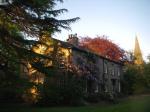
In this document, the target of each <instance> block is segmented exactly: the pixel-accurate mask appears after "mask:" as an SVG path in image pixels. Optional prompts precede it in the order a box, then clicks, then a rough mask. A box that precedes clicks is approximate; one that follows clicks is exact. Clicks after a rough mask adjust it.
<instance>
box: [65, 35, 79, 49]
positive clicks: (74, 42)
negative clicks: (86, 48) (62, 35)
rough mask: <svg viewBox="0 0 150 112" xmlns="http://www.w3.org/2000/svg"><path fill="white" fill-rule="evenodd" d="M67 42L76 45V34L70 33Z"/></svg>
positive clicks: (77, 42)
mask: <svg viewBox="0 0 150 112" xmlns="http://www.w3.org/2000/svg"><path fill="white" fill-rule="evenodd" d="M67 42H68V43H70V44H72V45H75V46H78V44H79V39H78V37H77V34H70V35H69V36H68V39H67Z"/></svg>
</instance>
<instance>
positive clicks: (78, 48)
mask: <svg viewBox="0 0 150 112" xmlns="http://www.w3.org/2000/svg"><path fill="white" fill-rule="evenodd" d="M53 39H54V40H56V41H58V42H60V43H61V46H62V47H65V48H69V49H73V50H76V51H79V52H84V53H89V54H93V55H95V56H98V57H100V58H102V59H105V60H108V61H111V62H113V63H116V64H120V65H123V63H122V62H121V61H120V62H118V61H114V60H111V59H109V58H107V57H104V56H102V55H99V54H96V53H94V52H92V51H89V50H87V49H83V48H81V47H79V46H75V45H73V44H70V43H68V42H65V41H61V40H58V39H55V38H53Z"/></svg>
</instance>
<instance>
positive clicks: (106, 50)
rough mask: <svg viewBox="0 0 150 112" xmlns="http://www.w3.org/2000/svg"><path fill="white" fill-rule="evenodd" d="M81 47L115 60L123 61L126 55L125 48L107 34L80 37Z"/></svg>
mask: <svg viewBox="0 0 150 112" xmlns="http://www.w3.org/2000/svg"><path fill="white" fill-rule="evenodd" d="M80 47H82V48H84V49H88V50H90V51H92V52H94V53H96V54H98V55H101V56H104V57H107V58H109V59H111V60H114V61H121V60H122V59H123V57H124V50H122V49H121V48H120V47H119V46H118V45H117V44H115V43H113V42H112V41H111V40H109V39H108V38H107V37H106V36H97V37H96V38H90V37H83V38H81V39H80Z"/></svg>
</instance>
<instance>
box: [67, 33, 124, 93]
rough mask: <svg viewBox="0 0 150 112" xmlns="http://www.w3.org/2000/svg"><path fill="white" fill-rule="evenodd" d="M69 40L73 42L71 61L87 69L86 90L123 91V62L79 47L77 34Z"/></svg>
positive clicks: (82, 69) (80, 68)
mask: <svg viewBox="0 0 150 112" xmlns="http://www.w3.org/2000/svg"><path fill="white" fill-rule="evenodd" d="M67 41H68V42H69V43H70V44H72V47H70V49H71V63H73V64H75V65H76V66H77V67H78V68H79V70H81V72H82V71H86V73H83V75H85V76H86V88H85V90H86V92H89V93H101V92H107V93H113V94H117V93H120V92H121V86H120V80H121V76H122V68H123V64H122V63H119V62H116V61H113V60H110V59H108V58H105V57H103V56H100V55H97V54H95V53H92V52H90V51H87V50H85V49H82V48H80V47H78V39H77V37H76V35H71V36H69V39H68V40H67ZM74 42H75V43H74Z"/></svg>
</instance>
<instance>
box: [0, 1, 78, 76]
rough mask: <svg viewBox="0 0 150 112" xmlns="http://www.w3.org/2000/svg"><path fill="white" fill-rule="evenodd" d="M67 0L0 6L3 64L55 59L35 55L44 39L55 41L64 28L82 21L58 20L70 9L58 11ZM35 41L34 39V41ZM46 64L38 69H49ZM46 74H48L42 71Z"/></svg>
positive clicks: (75, 19)
mask: <svg viewBox="0 0 150 112" xmlns="http://www.w3.org/2000/svg"><path fill="white" fill-rule="evenodd" d="M58 2H63V0H7V2H6V3H5V5H4V4H1V5H0V60H2V61H3V62H4V63H5V65H6V63H8V62H15V63H18V64H20V63H23V64H24V62H26V61H28V62H30V61H33V60H35V59H36V58H37V57H38V59H39V58H44V59H45V58H51V57H50V56H49V57H46V56H43V55H42V54H38V53H35V52H33V51H32V47H33V45H35V44H37V43H38V42H39V41H38V40H40V38H41V37H42V35H45V34H46V35H48V36H49V37H51V35H52V34H54V33H55V32H60V31H61V28H64V29H70V27H69V25H70V23H73V22H75V21H77V20H78V19H79V18H78V17H76V18H72V19H66V20H59V19H57V16H59V15H60V14H62V13H64V12H67V9H58V10H56V9H55V6H56V5H57V3H58ZM29 37H30V38H34V39H30V40H29ZM43 65H44V64H43V63H40V62H39V63H36V64H35V63H34V66H35V68H36V69H45V68H44V66H43ZM1 66H3V64H2V62H1ZM40 71H42V72H45V73H47V74H48V73H50V72H47V70H40Z"/></svg>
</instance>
